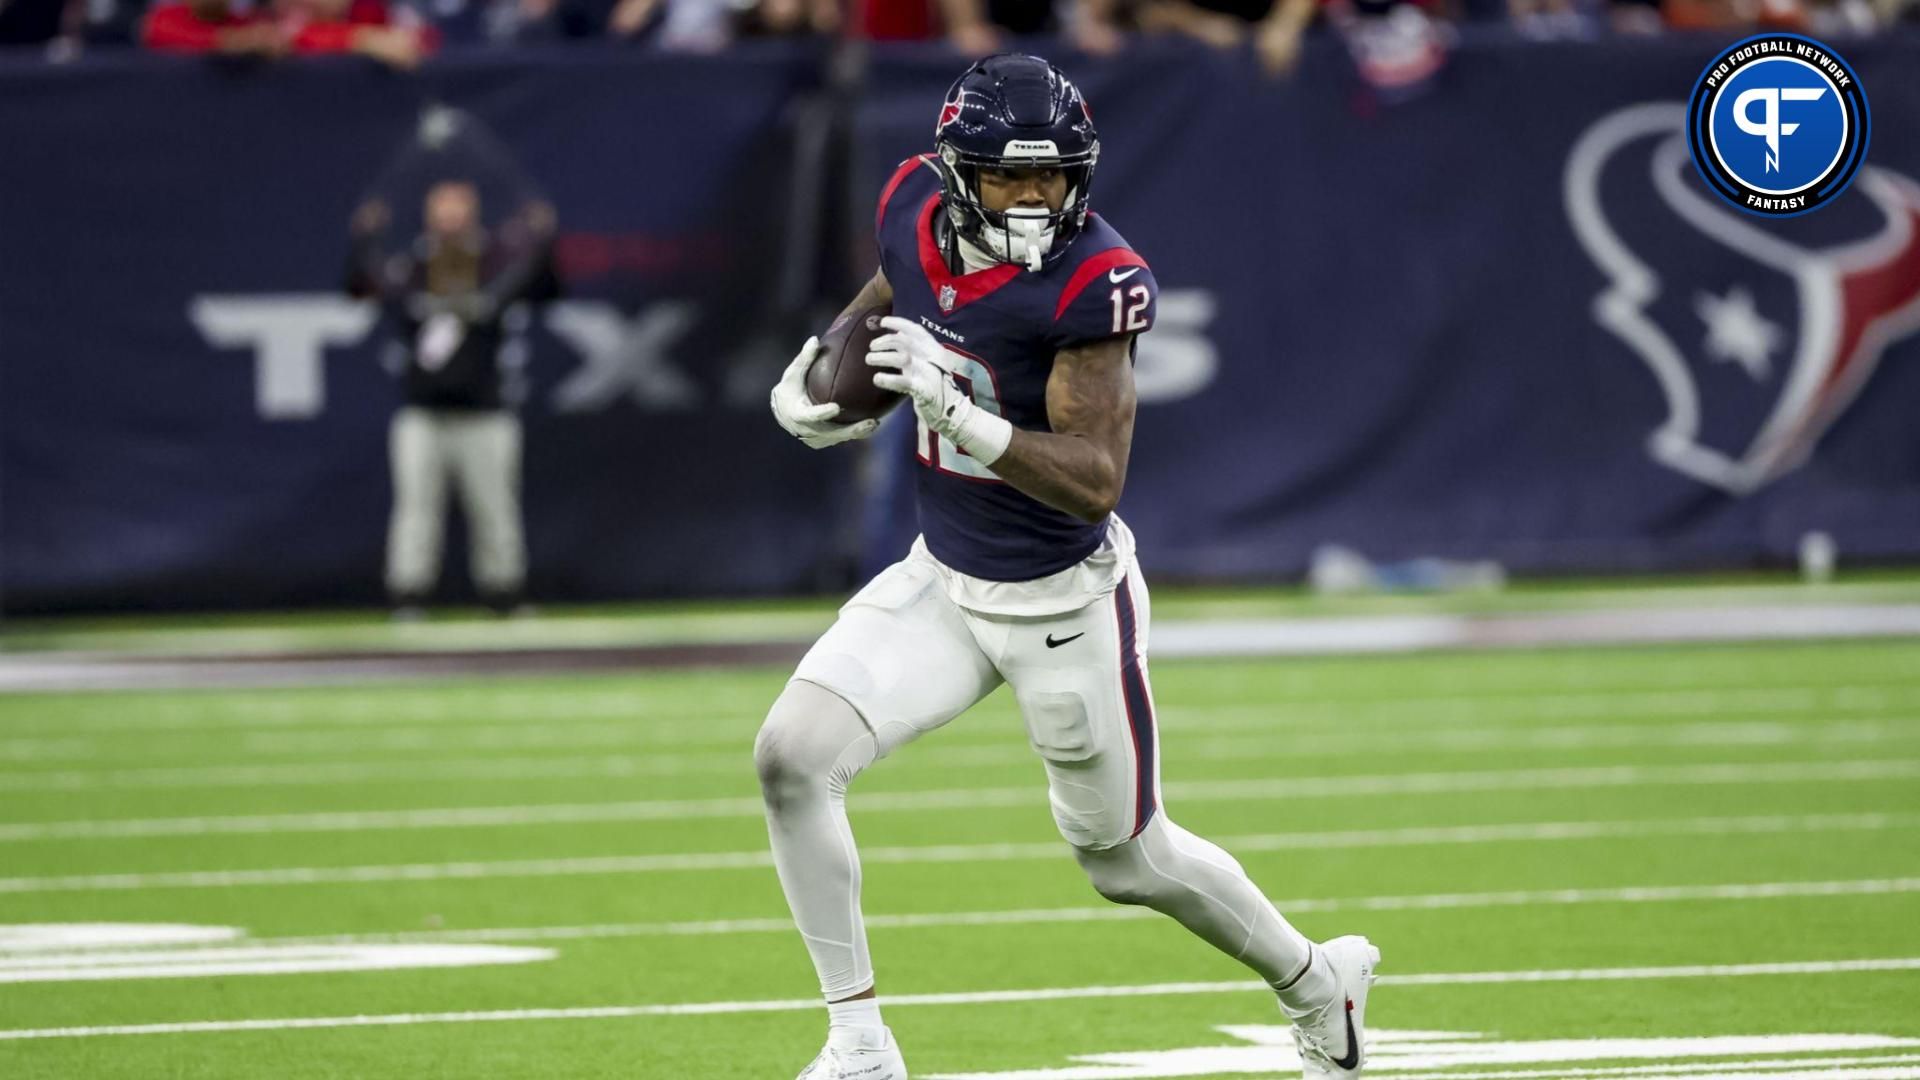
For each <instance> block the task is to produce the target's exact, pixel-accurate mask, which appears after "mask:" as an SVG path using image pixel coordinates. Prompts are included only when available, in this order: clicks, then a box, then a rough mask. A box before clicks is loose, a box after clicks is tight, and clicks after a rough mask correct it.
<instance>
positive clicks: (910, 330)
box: [867, 315, 1013, 465]
mask: <svg viewBox="0 0 1920 1080" xmlns="http://www.w3.org/2000/svg"><path fill="white" fill-rule="evenodd" d="M880 325H881V326H884V327H886V328H887V329H888V330H891V331H892V333H890V334H882V335H881V336H879V337H877V338H874V339H873V344H872V345H871V346H869V351H868V353H867V363H868V364H870V365H872V366H873V367H877V368H892V369H893V370H892V371H884V372H880V373H878V374H876V375H874V377H873V385H875V386H878V387H879V388H881V389H882V390H892V391H894V392H895V393H900V394H905V395H907V397H909V398H911V399H912V401H913V411H915V412H917V413H919V414H920V419H921V421H922V422H924V423H925V424H926V425H927V427H929V428H932V429H933V430H934V431H937V432H939V433H940V434H942V435H944V436H946V437H947V439H948V441H950V442H952V443H953V445H955V446H957V447H959V448H960V449H962V450H965V451H966V452H967V453H968V454H969V455H970V456H971V457H973V459H974V460H976V461H978V462H979V463H980V464H982V465H992V464H993V463H994V462H995V461H998V460H999V459H1000V455H1002V454H1004V453H1006V452H1007V444H1008V443H1011V442H1012V441H1013V425H1012V424H1009V423H1007V422H1006V421H1005V420H1003V419H1001V418H1000V417H998V416H995V415H994V414H993V413H990V412H988V411H986V410H985V409H982V408H980V407H979V406H978V405H975V404H974V403H973V399H972V398H970V397H968V396H967V395H966V393H964V392H963V391H962V390H961V389H960V387H959V386H958V385H957V384H956V383H955V382H954V381H953V362H952V358H953V354H952V353H950V352H948V351H947V350H946V349H945V348H944V347H943V346H942V345H941V344H940V343H939V342H938V341H935V340H934V338H933V335H932V334H929V333H928V332H927V331H926V329H925V328H924V327H922V326H920V325H919V324H918V323H914V322H909V321H908V320H906V319H903V318H900V317H899V316H897V315H888V316H886V317H885V318H883V319H881V320H880Z"/></svg>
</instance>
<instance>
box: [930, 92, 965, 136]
mask: <svg viewBox="0 0 1920 1080" xmlns="http://www.w3.org/2000/svg"><path fill="white" fill-rule="evenodd" d="M962 100H963V95H955V96H954V98H953V100H951V101H948V102H947V103H946V104H944V105H942V106H940V119H939V120H936V121H935V122H934V125H933V133H934V135H936V136H938V135H939V134H940V133H941V132H942V131H945V130H946V129H947V125H948V124H951V123H953V122H954V121H955V120H958V119H960V102H961V101H962Z"/></svg>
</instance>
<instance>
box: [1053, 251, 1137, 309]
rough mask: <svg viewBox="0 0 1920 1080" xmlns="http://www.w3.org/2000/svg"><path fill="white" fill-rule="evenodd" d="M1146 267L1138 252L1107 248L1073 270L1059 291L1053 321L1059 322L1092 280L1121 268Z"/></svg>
mask: <svg viewBox="0 0 1920 1080" xmlns="http://www.w3.org/2000/svg"><path fill="white" fill-rule="evenodd" d="M1146 265H1147V260H1145V259H1143V258H1141V257H1140V253H1139V252H1137V251H1133V250H1131V249H1129V248H1108V249H1107V250H1105V251H1103V252H1101V253H1100V254H1098V255H1095V256H1094V257H1093V258H1091V259H1088V260H1087V261H1086V262H1083V263H1081V264H1080V265H1079V266H1078V267H1076V268H1075V269H1074V271H1073V276H1072V277H1070V278H1068V279H1067V287H1066V288H1064V289H1062V290H1060V302H1059V303H1058V304H1056V305H1054V308H1053V321H1054V322H1059V321H1060V316H1062V315H1065V314H1066V313H1067V308H1068V306H1069V305H1071V304H1072V303H1073V302H1074V301H1075V300H1077V299H1079V297H1080V294H1081V293H1082V292H1084V291H1085V290H1086V287H1087V286H1089V285H1091V284H1093V279H1094V278H1097V277H1099V276H1100V275H1101V274H1104V273H1106V272H1107V271H1109V270H1114V269H1118V268H1119V267H1122V266H1138V267H1142V268H1145V267H1146Z"/></svg>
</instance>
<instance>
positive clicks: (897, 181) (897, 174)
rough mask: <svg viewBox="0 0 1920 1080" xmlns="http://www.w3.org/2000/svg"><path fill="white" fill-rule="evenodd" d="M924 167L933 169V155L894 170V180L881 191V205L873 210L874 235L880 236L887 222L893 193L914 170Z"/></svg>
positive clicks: (909, 159)
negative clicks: (881, 228) (888, 206)
mask: <svg viewBox="0 0 1920 1080" xmlns="http://www.w3.org/2000/svg"><path fill="white" fill-rule="evenodd" d="M922 165H925V166H927V167H928V168H932V167H933V155H931V154H921V155H919V156H917V157H910V158H908V159H907V160H905V161H903V162H901V163H900V167H899V168H898V169H895V170H894V173H893V179H891V180H888V181H887V186H886V187H883V188H881V189H880V205H878V206H876V207H874V208H873V235H875V236H879V235H880V226H881V224H882V223H884V222H885V221H886V220H887V204H888V203H890V202H892V201H893V193H894V192H895V191H897V190H899V188H900V185H901V184H902V183H905V182H906V179H907V177H909V176H912V175H913V170H915V169H917V168H919V167H920V166H922Z"/></svg>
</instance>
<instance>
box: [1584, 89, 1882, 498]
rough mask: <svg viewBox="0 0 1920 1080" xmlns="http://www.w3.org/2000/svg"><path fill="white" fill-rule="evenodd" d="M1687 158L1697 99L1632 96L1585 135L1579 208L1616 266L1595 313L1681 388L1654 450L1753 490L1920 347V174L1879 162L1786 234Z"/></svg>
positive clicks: (1597, 257)
mask: <svg viewBox="0 0 1920 1080" xmlns="http://www.w3.org/2000/svg"><path fill="white" fill-rule="evenodd" d="M1689 156H1690V155H1689V153H1688V146H1687V110H1686V107H1685V106H1682V105H1679V104H1649V105H1638V106H1633V107H1630V108H1627V109H1622V110H1620V111H1618V112H1615V113H1612V114H1610V115H1608V116H1606V117H1604V118H1602V119H1601V120H1599V121H1598V122H1596V123H1595V124H1594V125H1593V126H1592V127H1590V128H1588V129H1587V131H1586V132H1585V133H1584V134H1583V135H1582V136H1581V138H1580V139H1579V141H1578V142H1577V143H1576V144H1575V145H1574V148H1573V152H1572V154H1571V155H1570V156H1569V157H1568V160H1567V171H1566V178H1565V180H1566V191H1565V195H1566V205H1567V210H1568V214H1569V215H1570V217H1571V219H1572V224H1573V231H1574V234H1575V235H1576V236H1577V237H1578V239H1579V241H1580V243H1581V245H1582V246H1583V247H1584V248H1585V249H1586V251H1587V254H1588V255H1589V256H1591V257H1592V259H1593V261H1594V262H1595V264H1597V265H1598V266H1599V268H1600V269H1601V271H1602V272H1603V273H1604V274H1605V275H1606V285H1605V288H1604V290H1603V291H1602V292H1601V294H1600V296H1599V297H1598V298H1597V299H1596V301H1595V303H1594V305H1593V314H1594V319H1595V320H1596V321H1597V322H1598V323H1599V324H1600V325H1601V326H1602V327H1603V328H1605V329H1606V330H1608V331H1609V332H1610V333H1612V334H1614V335H1615V336H1616V337H1618V338H1619V339H1620V341H1621V342H1623V343H1625V344H1626V346H1627V347H1628V348H1629V349H1631V350H1632V351H1633V352H1634V353H1635V354H1637V355H1638V357H1639V358H1640V359H1641V360H1642V361H1644V362H1645V363H1646V364H1647V366H1648V367H1649V368H1651V369H1652V372H1653V375H1654V378H1655V380H1656V381H1657V382H1658V385H1659V388H1660V391H1661V393H1662V394H1663V395H1664V397H1665V398H1666V407H1667V417H1666V420H1665V422H1663V423H1662V424H1660V425H1659V427H1658V428H1657V429H1656V430H1655V431H1654V433H1653V435H1652V437H1651V438H1650V440H1649V444H1648V449H1649V452H1650V453H1651V454H1652V456H1653V457H1654V459H1655V460H1656V461H1659V462H1660V463H1662V464H1664V465H1666V466H1668V467H1670V468H1673V469H1676V470H1678V471H1680V472H1682V473H1684V474H1686V475H1688V476H1690V477H1693V478H1694V479H1696V480H1698V481H1700V482H1701V483H1704V484H1710V485H1712V486H1714V487H1717V488H1720V489H1722V490H1724V491H1727V492H1731V493H1734V494H1746V493H1749V492H1752V491H1755V490H1758V489H1759V488H1761V487H1763V486H1765V485H1766V484H1768V483H1769V482H1771V481H1773V480H1774V479H1776V478H1778V477H1779V476H1781V475H1782V474H1784V473H1786V472H1788V471H1789V470H1791V469H1793V468H1795V467H1796V466H1798V465H1800V464H1802V463H1803V462H1805V461H1806V460H1807V458H1808V457H1809V455H1811V454H1812V453H1813V451H1814V449H1815V447H1816V446H1817V445H1818V443H1819V441H1820V439H1821V437H1822V436H1823V435H1825V434H1826V432H1827V431H1828V429H1829V428H1831V427H1832V426H1833V424H1834V422H1835V421H1836V420H1838V419H1839V417H1840V416H1841V414H1842V413H1844V412H1845V410H1846V408H1847V406H1848V405H1849V404H1851V403H1852V402H1853V400H1854V399H1855V398H1856V397H1858V396H1859V394H1860V393H1861V391H1862V389H1863V388H1864V387H1865V386H1866V385H1867V383H1868V380H1869V379H1870V378H1871V376H1872V375H1873V372H1874V369H1875V368H1876V367H1877V366H1878V365H1879V363H1880V360H1881V357H1882V356H1883V355H1884V354H1885V353H1886V352H1887V351H1888V350H1890V349H1892V350H1896V351H1898V352H1901V353H1905V354H1911V355H1920V341H1915V340H1914V335H1915V332H1916V331H1920V184H1916V183H1915V182H1914V181H1913V180H1912V179H1911V178H1909V177H1906V176H1903V175H1901V174H1899V173H1895V172H1893V171H1892V170H1889V169H1884V168H1877V167H1872V166H1867V167H1864V168H1862V169H1861V170H1860V174H1859V177H1858V180H1857V182H1856V183H1855V184H1854V185H1853V192H1852V194H1850V195H1849V196H1848V198H1847V199H1845V200H1843V201H1837V202H1835V203H1834V205H1833V207H1832V209H1831V210H1830V212H1829V213H1825V214H1821V215H1818V216H1816V217H1813V218H1803V219H1800V220H1799V221H1796V222H1794V225H1795V226H1797V228H1796V229H1794V230H1792V231H1791V233H1789V232H1788V231H1786V230H1783V229H1782V228H1781V225H1782V224H1784V223H1779V224H1772V225H1768V224H1763V223H1761V222H1759V221H1757V220H1755V219H1753V218H1751V217H1749V216H1747V215H1744V214H1742V213H1740V212H1739V211H1738V210H1736V209H1734V208H1733V207H1731V206H1729V205H1728V204H1727V203H1725V202H1723V201H1721V200H1720V199H1718V198H1716V197H1715V196H1714V195H1712V194H1710V193H1709V192H1708V191H1707V190H1706V188H1705V186H1704V185H1703V184H1702V183H1701V182H1700V181H1699V179H1698V176H1697V174H1696V173H1695V172H1694V170H1693V169H1692V168H1691V166H1690V164H1689ZM1789 236H1791V239H1789Z"/></svg>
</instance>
